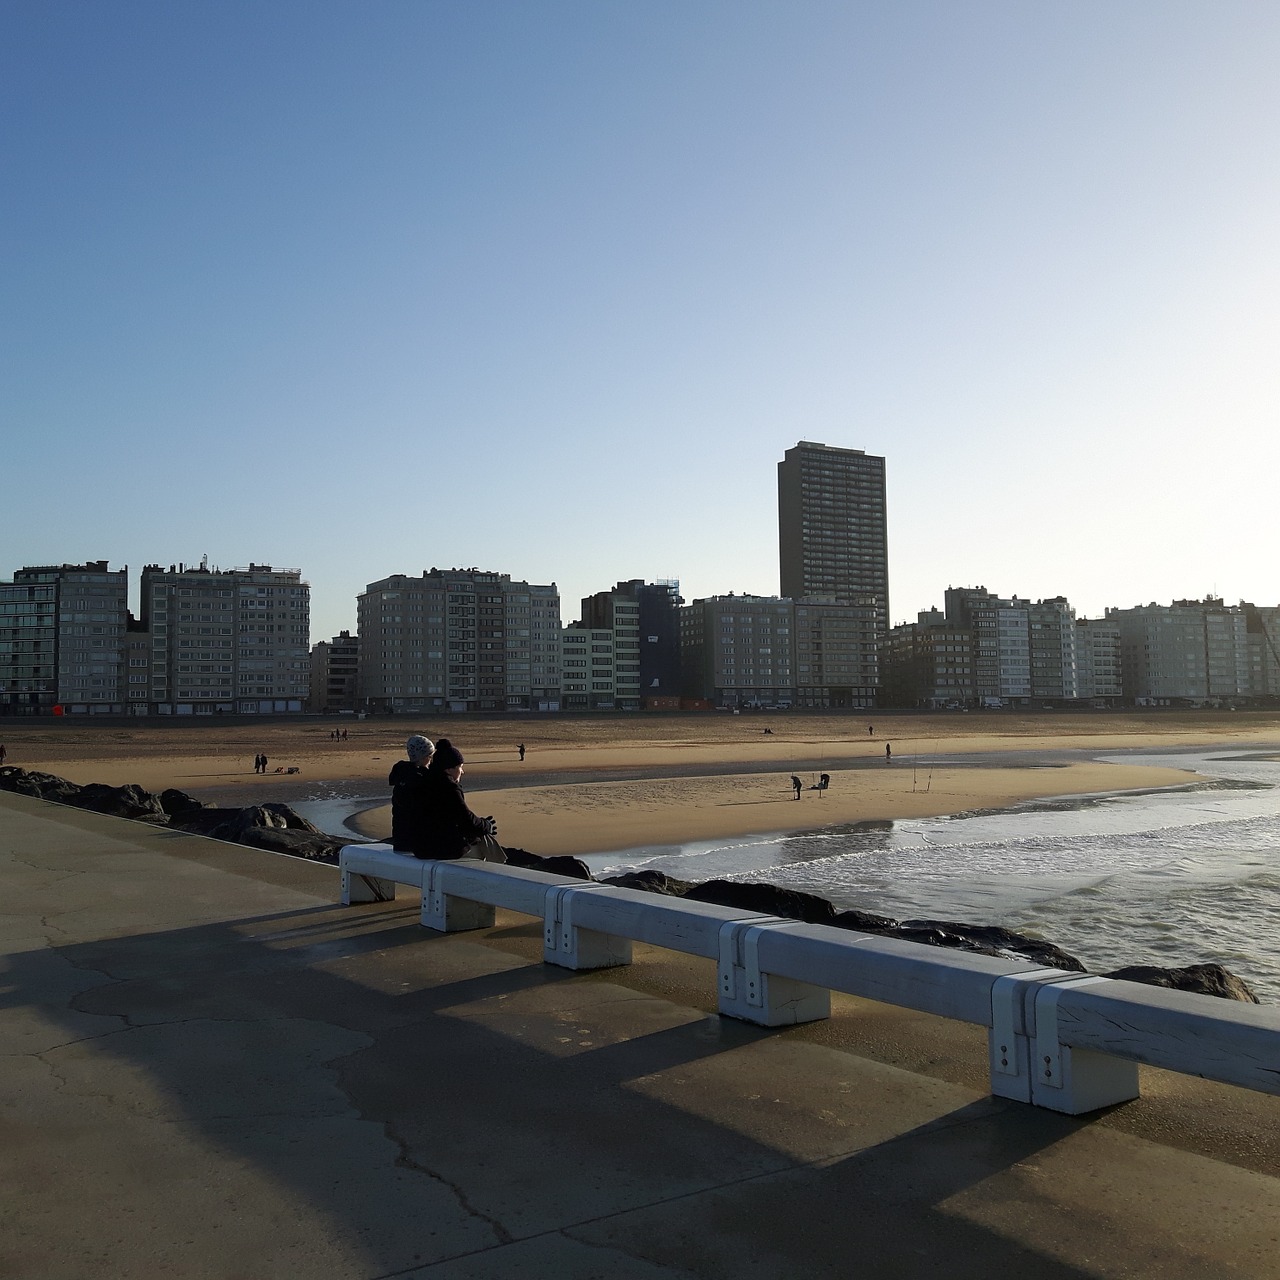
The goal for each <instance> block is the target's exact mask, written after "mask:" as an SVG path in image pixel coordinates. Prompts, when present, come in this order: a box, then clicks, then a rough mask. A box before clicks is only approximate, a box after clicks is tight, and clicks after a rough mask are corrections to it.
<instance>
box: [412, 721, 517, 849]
mask: <svg viewBox="0 0 1280 1280" xmlns="http://www.w3.org/2000/svg"><path fill="white" fill-rule="evenodd" d="M426 742H428V739H426V738H419V742H418V743H415V741H414V739H413V738H410V739H409V744H407V746H406V750H407V751H408V752H409V759H408V760H401V761H398V762H397V763H396V764H395V765H394V766H393V767H392V770H391V774H390V776H389V778H388V781H389V782H390V783H391V788H392V790H391V843H392V846H393V847H394V848H395V849H396V850H397V851H398V852H400V853H409V854H412V855H413V856H414V857H418V858H479V859H482V860H483V861H486V862H505V861H506V860H507V859H506V854H505V853H503V851H502V846H501V845H500V844H498V842H497V840H496V839H494V836H495V835H496V834H497V824H496V823H495V822H494V820H493V819H492V818H481V817H479V816H477V815H476V814H474V813H472V812H471V810H470V809H469V808H468V807H467V801H466V795H465V794H464V792H463V790H462V787H461V785H460V779H461V777H462V766H463V760H462V753H461V752H460V751H459V750H458V749H457V747H455V746H454V745H453V743H451V742H450V741H449V739H448V738H441V739H440V741H439V742H438V743H436V744H435V747H434V750H433V751H431V752H430V753H428V754H427V755H426V759H425V761H423V758H422V756H423V750H424V749H423V748H422V746H421V745H420V744H421V743H426ZM415 756H416V758H415Z"/></svg>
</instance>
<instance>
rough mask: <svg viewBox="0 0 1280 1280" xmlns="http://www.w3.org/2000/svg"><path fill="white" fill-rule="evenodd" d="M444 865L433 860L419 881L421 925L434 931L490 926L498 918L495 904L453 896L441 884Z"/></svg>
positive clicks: (454, 931) (460, 930)
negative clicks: (420, 883)
mask: <svg viewBox="0 0 1280 1280" xmlns="http://www.w3.org/2000/svg"><path fill="white" fill-rule="evenodd" d="M443 881H444V874H443V869H442V868H441V865H440V863H438V862H437V863H433V864H432V866H431V867H430V869H429V870H428V872H427V874H426V877H425V878H424V879H423V882H422V914H421V916H420V919H421V922H422V927H423V928H424V929H434V930H436V932H437V933H465V932H466V931H468V930H470V929H488V928H491V927H492V925H493V923H494V921H495V920H496V919H497V918H498V912H497V908H496V907H494V906H492V905H491V904H490V903H487V902H473V901H472V900H471V899H469V898H458V897H453V896H451V895H450V894H448V893H446V892H445V891H444V889H443V887H442V885H443Z"/></svg>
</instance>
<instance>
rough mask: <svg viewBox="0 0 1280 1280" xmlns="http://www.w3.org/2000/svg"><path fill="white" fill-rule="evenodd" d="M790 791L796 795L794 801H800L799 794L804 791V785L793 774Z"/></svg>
mask: <svg viewBox="0 0 1280 1280" xmlns="http://www.w3.org/2000/svg"><path fill="white" fill-rule="evenodd" d="M791 789H792V790H793V791H794V792H795V793H796V794H795V797H794V798H795V799H797V800H799V799H800V792H801V791H802V790H803V789H804V783H803V782H801V781H800V779H799V778H798V777H796V775H795V774H794V773H793V774H792V775H791Z"/></svg>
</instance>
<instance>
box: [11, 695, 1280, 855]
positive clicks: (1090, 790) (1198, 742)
mask: <svg viewBox="0 0 1280 1280" xmlns="http://www.w3.org/2000/svg"><path fill="white" fill-rule="evenodd" d="M868 726H870V727H871V728H872V730H873V732H871V733H868V731H867V730H868ZM335 729H337V730H339V731H341V730H345V731H346V733H347V735H348V736H347V739H346V740H345V741H342V740H337V741H335V740H334V738H333V736H332V735H333V733H334V731H335ZM765 729H769V730H771V732H769V733H767V734H766V733H765V732H764V730H765ZM413 732H424V733H426V734H428V735H429V736H431V737H433V738H438V737H441V736H446V737H449V738H450V739H451V740H452V741H454V742H455V743H456V744H457V745H458V746H459V747H460V748H461V750H462V751H463V753H464V755H465V756H466V758H467V766H466V775H465V777H464V779H463V782H464V786H465V787H466V788H467V791H468V794H469V798H470V800H471V803H472V807H473V808H475V809H476V810H477V811H478V812H480V813H486V814H487V813H491V814H493V815H494V816H495V817H496V818H497V819H498V823H499V834H500V838H501V839H502V840H503V842H504V843H507V844H512V845H519V846H521V847H523V848H527V849H530V850H532V851H534V852H537V853H542V854H557V853H575V854H581V853H589V852H607V851H610V850H618V849H627V848H634V847H636V846H640V845H653V844H675V843H680V842H682V841H687V840H705V839H718V838H724V837H732V836H739V835H751V834H763V833H768V832H777V831H788V830H796V829H812V828H814V827H819V826H825V825H828V824H835V823H849V822H863V821H877V820H889V819H894V818H912V817H928V816H936V815H942V814H949V813H961V812H966V811H969V810H972V809H985V808H997V807H1003V806H1008V805H1011V804H1016V803H1018V802H1021V801H1025V800H1030V799H1035V798H1039V797H1049V796H1063V795H1082V794H1097V793H1102V792H1115V791H1126V790H1142V789H1148V788H1154V787H1164V786H1177V785H1183V784H1185V783H1186V782H1188V781H1189V780H1190V779H1191V778H1192V776H1193V775H1191V774H1188V773H1186V772H1184V771H1182V770H1179V769H1156V768H1149V767H1145V766H1137V765H1128V764H1123V763H1120V764H1113V763H1102V762H1098V761H1096V760H1095V759H1093V758H1092V757H1095V756H1097V755H1103V754H1110V753H1115V752H1123V751H1126V750H1133V749H1144V750H1148V751H1150V750H1160V749H1164V748H1175V747H1182V746H1205V745H1209V746H1211V747H1212V746H1220V747H1222V748H1236V749H1239V748H1241V747H1246V746H1249V745H1258V744H1265V743H1271V742H1277V741H1280V715H1278V714H1275V713H1247V712H1236V713H1216V712H1151V713H1143V714H1138V713H1124V714H1121V713H1115V714H1113V713H1056V714H1054V713H1045V714H1042V715H1020V714H1012V713H990V714H979V713H968V714H960V713H950V714H941V715H933V716H926V715H870V716H865V715H863V716H851V715H849V714H847V713H846V714H813V715H806V714H786V713H759V714H756V715H746V714H744V715H731V714H727V713H719V712H704V713H680V714H665V715H664V714H653V715H636V716H594V717H581V718H580V717H577V716H560V717H555V718H545V719H543V718H529V719H506V718H504V719H483V718H479V717H477V718H469V717H467V718H464V717H453V718H449V719H447V720H444V721H442V722H438V723H432V722H430V721H416V720H410V719H409V718H407V717H405V718H397V719H379V720H368V721H357V720H355V719H353V718H352V717H334V718H331V719H330V718H325V719H319V718H311V717H308V718H306V719H304V720H297V721H289V722H281V721H273V722H270V723H264V722H254V721H246V720H227V721H215V720H208V721H205V722H202V723H196V722H190V721H188V722H184V723H180V724H179V723H169V724H163V725H161V724H156V723H154V722H148V723H146V724H139V725H135V724H133V723H128V724H122V723H121V722H118V721H115V722H112V723H109V724H107V723H92V722H88V721H83V720H79V721H66V722H41V723H32V722H24V721H18V720H8V721H4V722H2V723H0V742H3V743H4V744H5V745H6V746H7V748H8V763H9V764H13V765H20V766H22V767H24V768H29V769H39V770H43V771H45V772H49V773H56V774H58V775H60V776H62V777H65V778H68V779H70V780H71V781H73V782H78V783H89V782H105V783H110V784H113V785H123V784H125V783H137V784H138V785H140V786H142V787H145V788H146V789H147V790H149V791H156V792H159V791H163V790H164V789H166V788H167V787H177V788H178V789H180V790H183V791H186V792H189V793H190V794H191V795H193V796H196V797H197V798H199V799H202V800H206V801H209V802H213V803H219V804H228V805H231V804H235V805H241V804H253V803H262V802H266V801H283V802H285V803H289V802H294V801H298V800H314V799H325V798H329V797H335V796H338V797H349V798H352V799H358V798H364V797H369V796H378V795H380V794H384V793H385V792H386V775H387V772H388V770H389V769H390V768H391V765H392V764H393V763H394V762H395V761H396V760H398V759H400V758H401V756H402V754H403V744H404V740H405V738H406V737H407V736H408V735H409V734H410V733H413ZM520 742H523V743H524V744H525V745H526V748H527V753H526V758H525V760H524V762H523V763H522V762H521V761H520V760H519V755H518V751H517V745H518V744H519V743H520ZM886 742H888V743H890V744H891V747H892V757H891V758H886V755H885V744H886ZM259 751H262V752H265V753H266V755H267V757H268V761H269V765H268V772H267V773H266V774H265V775H262V774H255V773H254V772H253V757H254V755H255V754H256V753H257V752H259ZM290 768H294V769H297V771H298V772H297V773H292V774H291V773H287V772H276V770H288V769H290ZM823 772H825V773H829V774H830V775H831V785H830V789H829V790H828V791H827V792H826V793H819V792H817V791H814V790H811V789H810V788H812V786H813V784H814V783H816V782H817V779H818V775H819V774H820V773H823ZM792 774H795V775H797V776H799V777H800V778H801V781H802V784H803V787H804V790H803V791H802V793H801V798H800V800H799V801H796V800H795V799H794V798H793V790H792V787H791V783H790V776H791V775H792ZM389 823H390V817H389V810H388V809H387V808H386V807H385V806H381V807H377V808H374V809H371V810H370V811H368V812H366V813H364V814H362V815H360V817H359V818H358V819H356V820H355V822H354V823H353V825H354V826H355V827H356V828H357V829H358V830H359V831H360V832H361V833H362V834H364V835H367V836H371V837H375V838H381V837H384V836H385V835H386V834H387V832H388V830H389Z"/></svg>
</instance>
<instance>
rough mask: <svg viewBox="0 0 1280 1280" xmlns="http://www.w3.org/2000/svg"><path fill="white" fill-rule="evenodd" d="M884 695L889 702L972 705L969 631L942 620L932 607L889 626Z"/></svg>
mask: <svg viewBox="0 0 1280 1280" xmlns="http://www.w3.org/2000/svg"><path fill="white" fill-rule="evenodd" d="M883 679H884V701H885V704H886V705H887V706H890V707H930V708H935V709H936V708H955V707H967V706H970V705H972V703H973V702H974V700H975V698H976V697H977V689H976V686H975V685H974V666H973V637H972V634H971V633H970V632H969V631H968V630H966V629H965V628H962V627H953V626H948V625H947V623H946V620H945V618H944V617H943V615H942V614H941V613H940V612H939V611H937V610H926V611H925V612H923V613H921V614H919V615H918V617H917V620H916V621H915V622H904V623H902V624H901V625H899V626H896V627H893V628H892V629H891V630H890V632H889V642H888V650H887V655H886V660H885V663H884V676H883Z"/></svg>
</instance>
